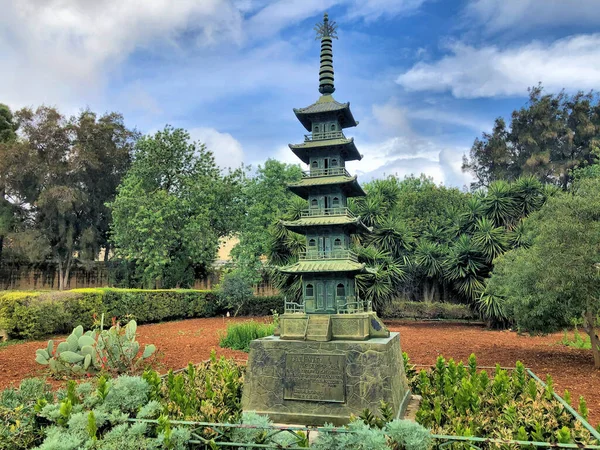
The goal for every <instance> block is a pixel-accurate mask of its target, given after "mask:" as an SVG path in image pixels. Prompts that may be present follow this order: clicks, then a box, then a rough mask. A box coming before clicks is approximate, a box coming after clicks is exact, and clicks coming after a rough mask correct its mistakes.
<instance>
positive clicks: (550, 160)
mask: <svg viewBox="0 0 600 450" xmlns="http://www.w3.org/2000/svg"><path fill="white" fill-rule="evenodd" d="M599 145H600V103H599V101H598V96H597V95H596V94H594V93H592V92H590V93H587V94H586V93H583V92H579V93H577V94H575V95H568V94H566V93H565V92H560V93H558V94H544V92H543V88H542V86H541V85H539V86H536V87H533V88H530V89H529V102H528V103H527V105H526V106H524V107H523V108H521V109H520V110H517V111H513V113H512V119H511V123H510V126H508V127H507V125H506V122H505V121H504V119H502V118H498V119H496V122H495V124H494V128H493V130H492V132H491V133H483V135H482V138H481V139H476V140H475V143H474V144H473V146H472V148H471V152H470V158H466V157H465V159H464V162H463V170H465V171H469V172H471V173H472V174H473V175H475V177H476V179H477V181H476V182H475V183H474V187H481V186H489V185H490V183H491V182H493V181H495V180H509V181H512V180H516V179H517V178H519V177H520V176H522V175H532V176H535V177H536V178H537V179H538V180H540V181H541V182H543V183H552V184H555V185H556V186H559V187H561V188H562V189H566V187H567V186H568V185H569V183H570V182H571V179H572V177H571V175H570V173H571V170H572V169H575V168H578V167H583V166H585V165H586V164H590V163H591V162H592V161H593V153H594V149H595V148H597V147H598V146H599Z"/></svg>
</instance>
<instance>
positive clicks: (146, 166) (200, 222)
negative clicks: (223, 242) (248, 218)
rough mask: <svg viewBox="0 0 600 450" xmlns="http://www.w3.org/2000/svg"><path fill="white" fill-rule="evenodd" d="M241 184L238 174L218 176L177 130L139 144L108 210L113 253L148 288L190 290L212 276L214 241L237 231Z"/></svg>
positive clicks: (208, 157)
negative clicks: (197, 279)
mask: <svg viewBox="0 0 600 450" xmlns="http://www.w3.org/2000/svg"><path fill="white" fill-rule="evenodd" d="M241 182H242V172H241V170H236V171H233V172H229V173H226V174H223V173H221V170H220V169H219V167H218V166H217V165H216V164H215V160H214V156H213V154H212V152H210V151H209V150H207V149H206V147H205V146H204V145H203V144H198V143H196V142H190V136H189V134H188V133H187V132H186V131H184V130H182V129H174V128H172V127H170V126H166V127H165V129H164V130H163V131H159V132H157V133H155V134H154V135H152V136H144V137H142V138H141V139H140V140H138V142H137V144H136V147H135V157H134V161H133V164H132V166H131V169H130V170H129V171H128V173H127V175H126V176H125V178H124V179H123V182H122V183H121V185H120V186H119V188H118V194H117V197H116V198H115V200H114V202H112V203H111V204H110V205H109V207H110V209H111V210H112V215H113V225H112V238H111V240H112V242H113V244H114V245H115V251H116V254H117V255H118V256H120V257H122V258H124V259H125V260H128V261H133V262H135V264H136V266H137V268H138V269H139V271H140V272H141V276H142V278H143V280H144V284H146V285H148V286H156V285H157V284H160V285H161V286H162V287H174V286H176V287H180V286H189V285H191V284H192V283H193V280H194V276H195V274H196V273H197V272H206V271H208V270H210V266H211V264H212V262H213V261H214V259H215V256H216V252H217V249H218V247H219V239H220V238H222V237H225V236H227V235H229V234H231V233H232V232H235V231H238V230H239V227H240V225H241V220H242V213H243V204H242V196H241V188H242V184H241Z"/></svg>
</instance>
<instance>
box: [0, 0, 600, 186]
mask: <svg viewBox="0 0 600 450" xmlns="http://www.w3.org/2000/svg"><path fill="white" fill-rule="evenodd" d="M2 7H3V12H2V15H1V16H0V60H1V61H2V70H1V71H0V102H3V103H7V104H9V105H10V106H11V107H12V108H15V109H16V108H19V107H22V106H37V105H40V104H42V103H45V104H49V105H54V106H57V107H59V108H60V109H61V110H62V111H63V112H65V113H67V114H73V113H76V112H77V111H78V110H79V109H81V108H85V107H90V108H91V109H92V110H94V111H97V112H105V111H119V112H121V113H123V114H124V116H125V120H126V123H127V124H128V126H130V127H136V128H137V129H139V130H140V131H142V132H152V131H155V130H157V129H160V128H162V127H164V125H165V124H167V123H168V124H172V125H174V126H179V127H183V128H186V129H188V130H189V131H190V133H191V135H192V136H193V138H195V139H197V140H200V141H201V142H205V143H207V145H208V146H209V148H210V149H211V150H212V151H213V152H214V153H215V156H216V159H217V162H218V163H219V164H220V165H222V166H233V167H235V166H238V165H239V164H240V163H241V162H244V163H245V164H252V165H254V166H256V165H257V164H260V163H261V162H262V161H264V160H265V159H267V158H269V157H273V158H277V159H280V160H285V161H286V162H297V160H295V159H294V157H293V154H292V153H291V151H289V149H288V148H287V144H288V143H290V142H300V141H302V139H303V132H304V129H303V128H302V126H301V125H300V124H299V122H297V120H296V118H295V116H294V114H293V112H292V108H294V107H303V106H308V105H309V104H310V103H313V102H314V101H316V100H317V98H318V96H319V93H318V90H317V89H318V65H319V43H318V41H315V40H314V31H313V26H314V25H315V23H316V22H318V21H320V20H321V19H322V14H323V12H324V11H328V13H329V16H330V18H331V20H334V21H336V22H337V24H338V34H339V40H335V41H334V43H333V47H334V68H335V73H336V92H335V94H334V97H335V98H336V99H337V100H338V101H343V102H345V101H350V102H351V107H352V110H353V113H354V116H355V117H356V118H357V119H358V120H359V121H360V125H359V126H358V127H357V128H354V129H348V130H346V131H347V132H346V135H349V136H354V137H355V138H356V143H357V146H358V148H359V150H360V151H361V153H363V154H364V159H363V160H362V161H360V162H358V163H353V164H352V166H351V170H353V171H355V172H358V173H360V174H361V177H362V178H361V179H362V180H367V179H370V178H373V177H380V176H383V175H384V174H398V175H399V176H404V175H408V174H411V173H413V174H419V173H426V174H427V175H429V176H432V177H433V178H434V179H435V180H436V181H437V182H440V183H444V184H446V185H451V186H458V187H463V186H465V185H467V184H468V183H469V181H470V176H469V175H468V174H464V173H462V172H461V170H460V165H461V161H462V156H463V154H465V153H468V151H469V148H470V146H471V144H472V143H473V140H474V139H475V138H476V137H478V136H480V135H481V133H482V132H483V131H490V129H491V126H492V124H493V121H494V119H495V118H496V117H498V116H504V117H507V118H508V117H509V116H510V113H511V112H512V111H513V110H514V109H516V108H519V107H521V106H523V105H524V104H525V103H526V100H527V88H528V87H529V86H532V85H536V84H537V83H538V82H542V83H543V84H544V86H545V87H546V90H547V91H548V92H558V91H560V90H561V89H563V88H564V89H566V90H567V91H570V92H574V91H577V90H586V91H587V90H590V89H596V88H598V86H599V85H600V33H599V32H598V29H599V28H598V27H599V25H600V0H319V1H316V0H279V1H277V0H271V1H268V0H95V1H93V2H92V1H89V2H88V1H82V0H70V1H69V0H6V2H3V6H2Z"/></svg>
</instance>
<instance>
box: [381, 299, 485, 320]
mask: <svg viewBox="0 0 600 450" xmlns="http://www.w3.org/2000/svg"><path fill="white" fill-rule="evenodd" d="M381 317H383V318H385V319H403V318H406V319H446V320H477V319H478V316H477V314H476V313H474V312H473V311H472V309H471V308H469V307H468V306H467V305H462V304H456V303H440V302H432V303H428V302H408V301H402V300H393V301H392V302H390V303H389V304H387V305H386V306H385V307H384V308H383V311H382V314H381Z"/></svg>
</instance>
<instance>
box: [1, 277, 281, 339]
mask: <svg viewBox="0 0 600 450" xmlns="http://www.w3.org/2000/svg"><path fill="white" fill-rule="evenodd" d="M271 309H277V310H278V311H281V310H282V309H283V298H282V297H281V296H274V297H254V298H253V299H252V301H251V302H249V303H248V304H247V305H246V306H245V307H244V308H243V311H242V313H243V314H244V315H267V314H271ZM103 313H104V315H105V318H106V319H105V322H108V324H110V320H111V318H112V317H117V318H125V317H131V318H134V319H135V320H136V321H137V322H138V323H140V324H142V323H148V322H159V321H167V320H177V319H187V318H192V317H213V316H216V315H219V314H224V313H225V311H224V310H222V309H221V308H220V307H219V302H218V297H217V294H216V293H214V292H212V291H200V290H191V289H180V290H176V289H173V290H144V289H115V288H96V289H74V290H71V291H63V292H57V291H47V292H40V291H6V292H4V293H0V329H5V330H6V331H7V332H8V335H9V336H10V337H11V338H18V339H36V338H40V337H43V336H46V335H50V334H62V333H70V332H71V331H72V330H73V328H75V327H76V326H77V325H82V326H83V327H84V328H85V329H89V328H91V327H92V325H93V322H94V319H93V316H94V314H96V315H97V316H98V317H99V316H100V315H101V314H103Z"/></svg>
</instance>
